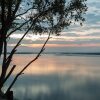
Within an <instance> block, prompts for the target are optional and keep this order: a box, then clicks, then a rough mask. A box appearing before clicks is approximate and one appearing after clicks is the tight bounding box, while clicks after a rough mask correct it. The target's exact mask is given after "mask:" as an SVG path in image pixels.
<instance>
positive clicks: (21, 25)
mask: <svg viewBox="0 0 100 100" xmlns="http://www.w3.org/2000/svg"><path fill="white" fill-rule="evenodd" d="M29 21H30V19H29V20H27V21H26V22H24V23H23V24H21V25H20V26H19V27H17V28H16V29H14V30H13V31H11V32H10V33H9V34H8V35H7V36H6V38H8V37H9V36H10V35H11V34H12V33H14V32H16V31H17V30H18V29H20V28H21V27H23V26H24V25H25V24H27V23H28V22H29Z"/></svg>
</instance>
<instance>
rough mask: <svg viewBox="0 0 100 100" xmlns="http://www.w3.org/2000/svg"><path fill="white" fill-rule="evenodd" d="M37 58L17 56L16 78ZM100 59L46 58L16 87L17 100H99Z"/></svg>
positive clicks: (33, 66) (42, 58)
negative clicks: (26, 64)
mask: <svg viewBox="0 0 100 100" xmlns="http://www.w3.org/2000/svg"><path fill="white" fill-rule="evenodd" d="M32 57H34V55H16V57H15V58H14V60H13V62H12V64H19V67H18V69H16V70H15V72H14V74H13V76H12V77H11V78H10V79H9V80H8V82H7V83H6V85H5V88H7V86H8V83H10V82H11V80H12V79H13V77H14V75H15V74H16V73H17V72H18V71H19V70H20V69H21V68H22V67H23V66H24V65H25V63H27V62H29V60H31V59H32ZM99 59H100V57H99V56H98V57H96V56H94V57H92V56H91V57H89V56H83V57H82V56H57V55H56V56H54V55H44V56H42V57H41V58H40V59H38V60H37V61H36V62H35V63H33V64H32V65H31V66H30V67H29V68H28V69H27V70H26V71H25V75H23V76H20V78H19V79H18V81H17V82H16V84H15V85H14V87H13V91H14V96H15V98H17V99H18V100H100V94H99V93H100V67H99V66H100V61H99Z"/></svg>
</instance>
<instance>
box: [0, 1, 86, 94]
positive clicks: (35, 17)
mask: <svg viewBox="0 0 100 100" xmlns="http://www.w3.org/2000/svg"><path fill="white" fill-rule="evenodd" d="M86 11H87V6H86V0H70V1H69V0H0V60H1V59H3V60H2V66H1V67H2V71H1V76H0V93H1V92H2V88H3V86H4V83H5V82H6V81H7V79H8V78H9V77H10V75H11V74H12V72H13V71H14V69H15V68H16V65H13V66H12V68H11V69H10V71H9V72H8V73H7V70H8V68H9V66H10V64H11V62H12V57H13V55H14V54H15V53H16V51H17V48H18V46H19V45H20V44H21V42H22V40H23V39H24V37H25V36H26V35H27V34H28V33H29V32H30V31H32V32H33V34H41V35H42V34H43V33H45V34H47V33H48V38H47V40H46V41H45V43H44V44H43V46H42V48H41V50H40V52H39V53H38V54H37V56H36V57H35V58H34V59H32V60H31V61H30V62H29V63H28V64H27V65H26V66H25V67H24V68H23V69H22V70H21V71H20V72H19V73H18V74H17V75H16V76H15V78H14V80H13V82H12V83H11V84H10V85H9V87H8V89H7V91H6V93H5V94H7V93H8V92H9V91H10V90H11V88H12V86H13V84H14V83H15V81H16V80H17V78H18V77H19V76H20V75H21V74H22V73H23V72H24V70H25V69H26V68H27V67H28V66H29V65H30V64H31V63H33V62H34V61H35V60H37V59H38V57H39V56H40V54H41V53H42V52H43V51H44V48H45V45H46V43H47V41H48V40H49V38H50V34H56V35H59V34H60V32H61V31H62V30H63V29H65V28H68V26H70V25H71V23H74V22H79V23H80V24H82V22H83V21H84V20H85V19H84V18H83V14H85V12H86ZM17 31H22V32H23V33H24V35H23V36H22V37H21V38H20V39H19V41H18V43H16V45H15V46H14V48H13V49H12V51H11V52H10V54H9V55H7V52H8V51H7V48H8V46H7V45H8V42H7V40H8V39H9V38H10V36H11V35H12V34H13V33H16V32H17ZM1 55H2V56H3V58H1Z"/></svg>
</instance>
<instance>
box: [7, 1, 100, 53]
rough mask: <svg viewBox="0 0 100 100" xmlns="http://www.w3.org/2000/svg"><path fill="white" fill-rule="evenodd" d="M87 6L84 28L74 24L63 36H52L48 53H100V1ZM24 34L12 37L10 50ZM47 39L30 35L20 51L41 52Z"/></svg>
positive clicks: (47, 48)
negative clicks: (40, 49)
mask: <svg viewBox="0 0 100 100" xmlns="http://www.w3.org/2000/svg"><path fill="white" fill-rule="evenodd" d="M87 6H88V11H87V13H86V15H85V18H86V21H85V22H84V23H83V26H80V25H79V24H73V25H72V26H70V27H69V29H68V30H64V32H62V33H61V36H51V37H52V38H51V39H50V41H49V42H48V44H47V46H46V51H47V52H100V0H87ZM16 34H17V35H16ZM22 34H23V33H15V34H13V35H12V36H11V39H10V41H9V50H10V49H11V48H12V47H13V46H14V45H15V43H16V41H17V40H18V39H19V38H20V37H21V36H22ZM46 38H47V36H46V35H43V36H39V35H37V36H36V35H33V34H31V33H29V34H28V35H27V36H26V37H25V39H24V41H23V42H22V45H21V47H19V50H18V51H19V52H23V51H24V52H33V51H35V50H37V49H38V50H39V48H40V47H41V46H42V43H43V42H44V39H46ZM33 48H34V49H33Z"/></svg>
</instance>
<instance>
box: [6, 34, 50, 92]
mask: <svg viewBox="0 0 100 100" xmlns="http://www.w3.org/2000/svg"><path fill="white" fill-rule="evenodd" d="M49 39H50V33H49V35H48V38H47V40H46V41H45V43H44V45H43V46H42V48H41V50H40V52H39V53H38V54H37V56H36V57H35V58H34V59H33V60H31V61H30V62H29V63H28V64H27V65H26V66H25V67H24V68H23V69H22V70H21V71H20V72H19V73H18V74H17V75H16V77H15V78H14V80H13V82H12V83H11V85H10V86H9V88H8V89H7V92H9V91H10V89H11V88H12V86H13V85H14V83H15V82H16V80H17V79H18V77H19V76H20V75H21V74H22V73H23V72H24V70H25V69H27V67H29V65H31V64H32V63H33V62H34V61H36V60H37V59H38V58H39V56H40V55H41V53H42V52H43V51H44V49H45V45H46V44H47V42H48V40H49ZM7 92H6V93H7Z"/></svg>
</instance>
